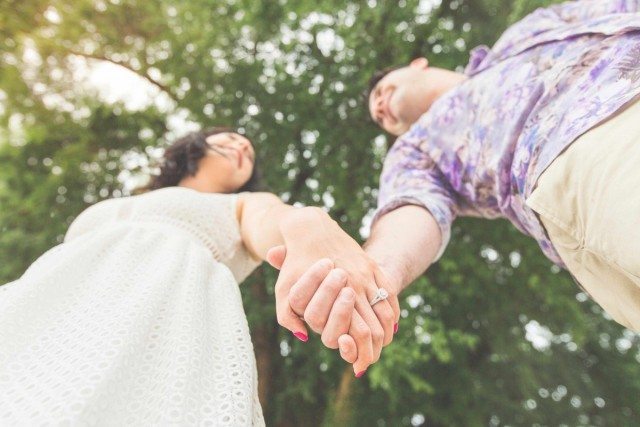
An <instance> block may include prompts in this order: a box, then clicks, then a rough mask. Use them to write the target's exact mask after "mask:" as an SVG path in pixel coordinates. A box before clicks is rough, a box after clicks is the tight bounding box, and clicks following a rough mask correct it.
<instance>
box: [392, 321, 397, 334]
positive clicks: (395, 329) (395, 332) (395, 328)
mask: <svg viewBox="0 0 640 427" xmlns="http://www.w3.org/2000/svg"><path fill="white" fill-rule="evenodd" d="M393 333H394V334H397V333H398V324H397V323H394V324H393Z"/></svg>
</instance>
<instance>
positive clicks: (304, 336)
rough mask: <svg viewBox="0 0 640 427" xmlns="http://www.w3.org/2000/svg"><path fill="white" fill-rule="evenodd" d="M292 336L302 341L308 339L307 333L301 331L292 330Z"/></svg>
mask: <svg viewBox="0 0 640 427" xmlns="http://www.w3.org/2000/svg"><path fill="white" fill-rule="evenodd" d="M293 336H295V337H296V338H298V339H299V340H300V341H302V342H307V341H308V340H309V337H308V336H307V334H303V333H302V332H294V334H293Z"/></svg>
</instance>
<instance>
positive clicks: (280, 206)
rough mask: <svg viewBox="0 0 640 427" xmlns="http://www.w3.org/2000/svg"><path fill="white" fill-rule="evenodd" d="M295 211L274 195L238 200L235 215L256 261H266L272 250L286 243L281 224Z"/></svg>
mask: <svg viewBox="0 0 640 427" xmlns="http://www.w3.org/2000/svg"><path fill="white" fill-rule="evenodd" d="M294 209H296V208H294V207H293V206H289V205H287V204H285V203H283V202H282V201H281V200H280V199H279V198H278V197H277V196H276V195H274V194H271V193H243V194H240V195H239V196H238V202H237V206H236V213H237V216H238V223H239V224H240V235H241V237H242V241H243V242H244V245H245V247H246V248H247V250H248V251H249V253H250V254H251V255H253V257H254V258H256V259H261V260H266V256H267V252H268V251H269V249H271V248H272V247H274V246H278V245H282V244H283V243H284V238H283V237H282V233H281V232H280V222H281V221H282V220H283V219H284V218H286V216H287V215H288V214H290V213H291V211H292V210H294Z"/></svg>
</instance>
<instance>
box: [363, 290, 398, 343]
mask: <svg viewBox="0 0 640 427" xmlns="http://www.w3.org/2000/svg"><path fill="white" fill-rule="evenodd" d="M372 299H373V298H372ZM369 306H370V307H371V309H372V310H373V312H374V313H375V316H376V317H377V318H378V322H379V324H380V326H381V327H382V330H383V331H384V336H383V340H382V346H383V347H384V346H387V345H389V344H390V343H391V341H393V333H394V332H393V331H394V329H395V323H396V319H395V315H394V313H393V309H392V308H391V304H389V301H388V299H387V300H384V301H380V302H377V303H376V304H374V305H373V306H372V305H369Z"/></svg>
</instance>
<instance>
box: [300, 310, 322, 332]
mask: <svg viewBox="0 0 640 427" xmlns="http://www.w3.org/2000/svg"><path fill="white" fill-rule="evenodd" d="M304 321H305V322H307V324H308V325H309V326H310V327H311V329H313V330H314V331H315V332H319V331H322V329H323V328H324V321H323V319H322V318H321V317H320V316H319V315H318V313H316V312H315V311H309V310H307V311H305V313H304Z"/></svg>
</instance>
